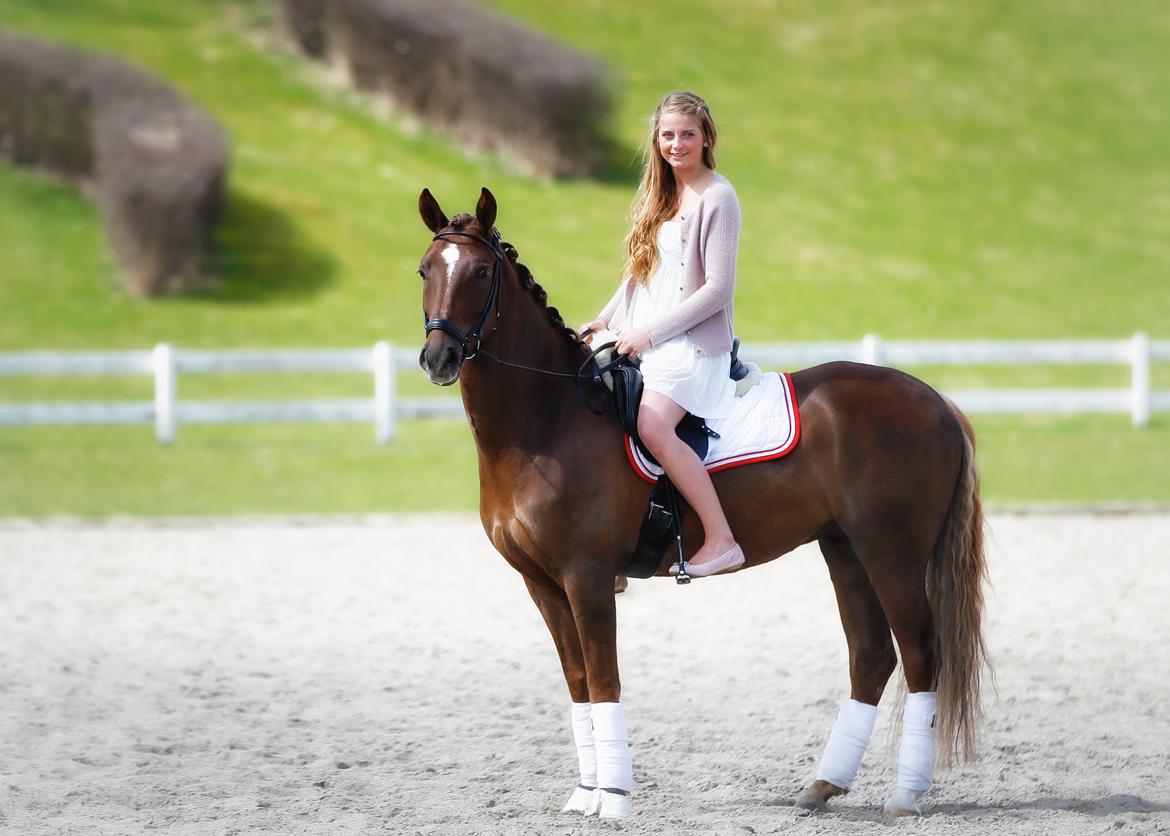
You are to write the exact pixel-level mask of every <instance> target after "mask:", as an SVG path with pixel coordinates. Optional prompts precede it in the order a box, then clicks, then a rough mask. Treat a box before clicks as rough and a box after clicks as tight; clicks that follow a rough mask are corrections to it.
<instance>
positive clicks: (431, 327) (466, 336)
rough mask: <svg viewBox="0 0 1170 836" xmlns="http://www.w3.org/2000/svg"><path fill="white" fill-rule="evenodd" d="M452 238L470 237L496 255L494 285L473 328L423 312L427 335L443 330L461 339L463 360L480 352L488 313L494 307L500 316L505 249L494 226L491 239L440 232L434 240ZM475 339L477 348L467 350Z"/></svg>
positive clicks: (473, 234)
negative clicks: (434, 317)
mask: <svg viewBox="0 0 1170 836" xmlns="http://www.w3.org/2000/svg"><path fill="white" fill-rule="evenodd" d="M452 238H470V239H472V240H473V241H478V242H479V243H481V244H483V245H484V246H485V247H487V248H488V249H490V250H491V251H492V253H493V254H494V255H495V257H496V260H495V263H494V264H493V265H492V285H491V288H489V290H488V296H487V299H486V300H485V301H484V303H483V310H481V311H480V312H479V317H478V318H477V319H476V320H475V324H474V325H473V326H471V330H470V331H468V332H466V333H464V332H463V331H462V329H460V328H459V326H458V325H456V324H455V323H453V322H452V321H451V320H449V319H427V315H426V312H425V311H424V312H423V327H424V328H425V329H426V333H427V336H430V333H431V331H442V332H443V333H445V334H450V335H451V336H452V337H454V338H455V339H456V340H458V341H459V346H460V348H462V349H463V360H462V361H460V362H461V363H462V362H463V361H466V360H470V359H471V358H472V357H474V356H475V355H476V354H477V353H478V352H479V343H480V340H481V336H482V334H483V324H484V323H485V322H486V321H487V318H488V313H490V312H491V309H492V307H493V306H494V307H495V309H496V319H499V318H500V273H501V272H502V269H503V263H504V251H503V250H502V249H501V248H500V231H499V230H498V229H495V228H494V227H493V228H492V238H491V240H490V241H489V240H488V239H487V238H484V237H482V236H479V235H476V234H475V233H473V232H455V231H452V232H440V233H439V234H438V235H436V236H435V237H434V238H432V239H431V240H432V241H438V240H440V239H442V240H444V241H446V240H450V239H452ZM472 340H475V350H474V351H472V352H471V353H470V354H469V353H468V352H467V346H468V344H470V343H471V341H472Z"/></svg>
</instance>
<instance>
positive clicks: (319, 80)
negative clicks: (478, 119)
mask: <svg viewBox="0 0 1170 836" xmlns="http://www.w3.org/2000/svg"><path fill="white" fill-rule="evenodd" d="M496 5H497V6H498V8H500V9H501V10H503V11H504V12H506V13H509V14H512V15H515V16H517V17H519V18H522V19H524V20H526V21H528V22H529V23H531V24H532V25H535V26H537V27H539V28H541V29H543V30H545V31H547V32H549V33H551V34H553V35H555V36H557V37H560V38H561V39H563V40H565V41H568V42H570V43H573V44H574V45H576V46H579V47H581V48H583V49H586V50H588V51H590V52H592V53H595V54H597V55H599V56H601V57H602V58H603V59H605V60H606V61H607V62H609V63H610V65H611V66H612V67H613V68H614V69H615V74H616V81H617V84H618V90H619V108H618V113H617V117H616V119H615V122H614V125H613V133H614V136H615V138H616V139H617V140H618V141H619V143H620V144H621V146H622V147H623V148H624V149H626V152H627V153H628V157H629V159H630V167H629V171H628V177H626V178H624V179H623V178H621V177H618V178H616V181H614V182H595V181H581V182H572V183H555V184H550V183H544V182H538V181H534V180H531V179H529V178H526V177H524V176H522V175H520V174H519V173H517V171H516V169H515V167H514V166H513V165H511V164H510V162H509V161H508V160H503V159H499V158H496V157H494V156H490V155H482V154H476V153H474V152H472V153H468V149H465V148H463V147H461V146H460V145H459V144H458V143H455V142H452V141H450V140H448V139H446V138H445V137H442V136H439V135H436V134H435V133H433V132H431V131H428V130H425V129H421V128H419V127H418V126H417V125H415V124H413V123H412V122H411V120H409V119H404V118H401V117H392V116H387V115H385V114H381V115H380V114H379V109H378V108H376V107H372V106H371V105H370V103H369V102H368V101H364V100H362V99H360V98H359V97H355V96H352V95H350V94H348V93H345V92H343V91H341V90H339V89H337V88H336V87H335V86H333V85H332V84H331V83H330V81H329V80H328V78H327V74H326V73H325V72H324V71H322V70H321V69H320V68H318V67H315V66H312V65H310V64H307V63H305V62H304V61H303V60H302V59H300V58H299V57H297V56H295V55H293V54H292V53H291V52H289V51H287V50H286V49H285V48H284V47H283V46H281V45H280V42H279V39H278V38H277V37H276V36H275V34H274V33H275V26H274V23H273V19H272V18H273V15H272V10H271V7H270V6H269V5H268V4H267V3H263V2H259V0H256V2H228V0H217V1H215V2H213V1H212V0H172V2H168V3H166V4H158V3H149V2H146V0H87V2H86V3H75V2H72V1H71V0H41V2H38V3H36V4H29V3H26V2H22V1H21V0H0V26H3V27H4V28H7V29H12V30H16V31H24V32H30V33H35V34H39V35H43V36H45V37H50V38H54V39H57V40H60V41H65V42H69V43H73V44H77V45H81V46H86V47H90V48H94V49H99V50H103V51H107V52H113V53H115V54H118V55H120V56H122V57H124V58H126V59H127V60H130V61H133V62H135V63H138V64H140V65H142V66H145V67H147V68H149V69H151V70H153V71H155V72H158V73H159V74H161V75H163V76H165V77H167V78H168V79H169V80H170V81H171V82H172V83H174V84H175V85H176V86H177V87H179V88H180V89H181V90H183V91H184V93H186V94H187V95H189V96H190V97H191V98H193V99H194V100H196V101H197V102H199V103H200V104H201V105H202V106H203V107H204V108H206V109H207V110H208V111H209V112H211V113H212V114H213V115H214V116H215V117H216V118H217V119H219V120H220V121H221V123H222V124H223V125H224V127H225V128H226V130H227V132H228V133H229V135H230V137H231V140H232V144H233V167H232V173H231V184H230V199H229V206H228V211H227V217H226V218H225V221H224V223H223V224H222V226H221V228H220V230H219V232H218V234H217V241H216V249H215V254H214V257H213V261H212V268H213V272H214V274H215V275H216V277H217V282H216V285H215V286H214V287H213V288H211V289H209V290H207V291H205V292H203V293H201V294H198V295H195V296H190V297H185V298H178V299H168V300H164V301H155V302H144V301H139V300H133V299H130V298H128V297H127V296H125V294H124V293H123V292H122V291H121V289H120V286H119V283H118V281H117V278H116V276H115V275H114V266H113V261H112V259H111V257H110V255H109V254H108V253H107V251H106V248H105V244H104V243H103V240H102V237H101V234H100V230H99V228H98V222H97V218H96V213H95V211H94V209H93V208H92V207H91V206H90V205H89V204H88V203H86V202H85V201H84V200H83V199H82V198H81V197H80V196H78V195H77V194H76V193H75V192H74V191H73V190H72V189H70V188H68V187H65V186H62V185H60V184H56V183H52V182H49V181H46V180H43V179H41V178H39V177H37V176H35V175H31V174H28V173H25V172H20V171H16V170H13V169H11V168H3V167H0V252H2V253H3V254H4V257H3V260H2V262H0V265H2V266H0V312H2V313H0V350H9V349H22V348H61V349H67V348H117V347H127V348H131V347H133V348H139V347H145V346H149V345H150V344H152V343H154V342H156V341H159V340H168V341H171V342H174V343H177V344H179V345H182V346H205V347H212V346H241V345H288V346H311V345H361V344H368V343H371V342H373V341H374V340H376V339H381V338H389V339H391V340H393V341H395V342H397V343H400V344H405V345H413V344H417V343H418V341H419V339H420V328H419V321H418V319H419V288H418V284H417V279H416V278H415V276H414V275H413V269H414V267H415V266H416V265H417V261H418V258H419V256H420V255H421V253H422V251H423V249H424V247H425V246H426V242H427V236H426V233H425V230H424V229H423V227H422V225H421V223H420V222H419V221H418V218H417V215H416V213H415V209H414V206H415V202H416V199H417V195H418V192H419V190H420V189H421V188H422V186H424V185H425V186H429V187H430V188H431V190H432V191H433V192H435V194H436V195H437V196H438V197H439V199H440V200H441V201H442V202H443V204H444V207H445V208H447V209H448V211H449V212H451V211H457V210H460V209H469V208H471V202H472V200H473V198H474V196H475V194H476V193H477V192H478V188H479V186H480V185H483V184H486V185H489V186H490V187H491V188H492V189H493V191H494V192H495V193H496V195H497V197H498V198H499V201H500V207H501V213H500V218H499V224H500V227H501V229H502V230H503V232H504V236H505V238H507V239H508V240H510V241H512V242H514V243H515V244H516V245H517V247H518V248H519V250H520V253H521V258H522V260H524V261H525V262H526V263H528V264H529V265H530V266H531V267H532V268H533V271H534V272H535V274H536V276H537V278H538V280H539V281H541V283H542V284H544V285H545V287H546V289H548V291H549V294H550V297H551V300H552V302H553V303H554V304H556V305H557V306H558V307H559V308H560V309H561V310H562V311H563V312H564V313H565V315H566V318H567V319H568V320H569V321H570V322H574V321H582V320H584V319H587V318H589V317H590V316H592V315H593V314H594V313H595V311H596V309H597V308H598V307H599V306H600V304H601V302H602V301H604V299H606V298H607V297H608V292H609V289H610V288H612V286H613V282H614V281H615V276H616V271H617V268H618V266H619V264H620V260H621V259H620V242H621V238H622V235H623V233H624V231H625V225H626V222H625V213H626V210H627V208H628V205H629V201H630V198H631V196H632V192H633V184H634V178H635V176H636V160H634V154H635V148H636V146H637V144H638V143H639V142H640V140H641V138H642V136H643V133H644V131H645V119H646V117H647V115H648V113H649V111H650V110H651V109H652V107H653V104H654V102H655V101H656V100H657V98H658V97H659V96H660V95H661V94H662V93H663V92H665V91H668V90H670V89H679V88H692V89H695V90H697V91H699V92H701V93H703V94H704V95H705V96H706V97H708V99H709V100H710V101H711V104H712V109H713V112H714V114H715V116H716V118H717V120H718V123H719V128H720V147H719V164H720V170H721V171H723V172H724V173H726V174H727V176H728V177H730V178H731V180H732V181H733V182H734V183H735V184H736V187H737V190H738V192H739V195H740V198H741V201H742V203H743V208H744V217H745V223H744V229H743V237H742V241H741V250H740V276H739V284H738V289H737V317H736V322H737V327H738V329H739V331H740V333H741V334H742V336H744V337H745V338H746V339H748V340H777V339H852V338H858V337H860V336H861V335H862V334H864V333H866V332H871V331H872V332H877V333H881V334H882V335H883V336H886V337H888V338H911V337H922V338H929V337H936V338H995V337H1001V338H1007V337H1016V338H1030V337H1073V336H1103V337H1122V336H1127V335H1129V334H1130V333H1132V332H1134V331H1136V330H1145V331H1148V332H1149V333H1151V334H1152V335H1154V336H1158V337H1170V235H1168V234H1167V233H1168V232H1170V198H1168V195H1170V169H1167V167H1166V165H1165V148H1167V147H1170V111H1168V110H1167V109H1166V108H1165V105H1164V103H1165V102H1166V101H1170V59H1167V58H1166V55H1167V47H1168V46H1170V8H1168V7H1166V5H1165V4H1164V3H1162V2H1160V0H1135V2H1131V3H1127V4H1123V5H1120V6H1114V7H1110V8H1109V9H1107V10H1106V9H1104V8H1103V7H1101V6H1100V5H1099V4H1094V3H1089V2H1084V0H1074V2H1067V0H1060V1H1059V2H1058V0H1036V2H1032V3H1028V4H1015V3H1011V2H1005V1H1000V2H992V0H980V2H971V3H966V4H960V5H955V4H950V3H944V2H941V1H932V0H908V2H904V3H900V4H878V5H877V6H875V5H874V4H870V3H864V2H860V0H835V1H834V2H825V3H817V4H809V3H779V2H749V3H737V4H731V7H730V8H727V7H725V5H726V4H720V3H716V2H714V0H711V2H685V3H681V4H678V3H676V4H671V5H670V6H669V7H665V6H663V7H658V6H653V5H649V4H625V3H618V2H601V3H598V2H587V0H567V2H563V3H560V4H544V3H537V2H533V0H501V2H498V3H497V4H496ZM923 372H924V373H925V374H926V376H927V378H928V379H929V380H930V381H931V382H933V383H936V384H939V385H960V384H961V385H982V384H986V383H1003V384H1007V385H1023V384H1027V383H1033V382H1034V383H1036V384H1058V385H1084V384H1083V383H1082V381H1088V385H1114V386H1123V385H1125V382H1126V374H1125V372H1124V370H1122V369H1104V370H1101V369H1024V370H1014V369H1013V370H996V369H975V370H967V371H961V372H957V371H952V372H941V371H939V370H923ZM1156 377H1157V379H1158V382H1159V383H1160V384H1161V385H1162V386H1170V370H1167V369H1165V368H1159V369H1157V370H1156ZM404 387H405V388H407V390H408V391H417V392H421V391H423V390H424V389H425V388H426V387H425V384H423V383H421V382H419V381H417V380H415V381H409V382H408V381H404ZM294 389H296V390H297V391H298V392H299V393H305V392H307V393H309V394H312V393H315V392H320V393H322V394H342V393H346V392H363V391H366V390H367V389H368V385H367V383H366V381H363V380H356V379H355V380H346V379H341V380H333V379H329V380H324V379H305V380H293V381H260V380H256V381H251V380H247V379H235V378H232V379H226V380H225V379H221V380H191V381H184V382H183V392H184V394H185V395H187V394H190V395H199V396H213V395H217V394H222V395H226V396H233V395H244V394H246V395H248V396H251V397H256V396H265V395H267V394H269V393H270V392H273V391H281V392H283V391H289V392H290V393H291V391H293V390H294ZM144 392H145V389H144V387H143V384H142V382H141V381H84V380H83V381H45V380H27V381H26V380H17V379H11V378H10V379H3V378H0V399H5V400H14V399H25V398H50V397H74V398H80V397H118V396H125V397H140V396H143V394H144ZM111 393H112V394H111ZM1167 423H1168V422H1167V421H1166V419H1165V418H1159V419H1158V420H1156V422H1155V425H1154V426H1153V427H1151V428H1150V429H1149V430H1148V431H1145V432H1140V433H1138V432H1133V431H1131V430H1129V429H1128V427H1127V426H1126V423H1125V421H1124V419H1118V418H1108V419H1101V418H1075V419H1048V418H1045V419H1016V418H1012V419H995V420H981V421H979V422H977V425H978V428H979V429H980V431H981V435H982V439H983V444H982V448H981V459H982V460H983V464H984V468H985V471H986V473H987V489H988V493H989V495H991V496H992V497H993V498H1000V499H1101V498H1104V499H1127V498H1159V499H1170V480H1165V479H1164V477H1163V476H1161V474H1162V473H1164V472H1165V471H1166V470H1167V469H1170V461H1168V459H1170V454H1168V453H1167V452H1166V451H1167V450H1168V449H1170V443H1168V442H1170V427H1168V426H1167ZM466 436H467V433H466V429H465V428H464V427H463V426H462V424H452V425H432V426H421V425H420V426H408V427H405V428H404V437H403V439H402V441H401V443H399V444H398V445H396V446H395V447H394V448H393V449H391V450H375V449H373V448H372V446H370V443H369V440H368V439H369V431H368V429H367V428H332V429H331V428H319V427H306V428H273V427H248V428H235V429H233V428H215V429H196V428H192V429H190V430H188V431H185V432H184V434H183V439H182V441H181V443H180V447H181V449H176V450H170V451H167V450H160V449H158V448H156V447H154V446H153V442H152V441H151V439H150V435H149V431H148V430H146V429H133V430H130V429H118V430H85V431H77V430H58V429H51V430H50V429H46V430H35V431H29V430H3V431H0V451H3V453H4V455H5V458H6V459H7V460H9V461H11V462H13V463H14V465H15V467H14V468H6V472H7V473H8V474H13V473H14V472H21V473H23V474H25V475H24V476H22V477H19V478H18V477H14V476H11V475H6V476H4V477H0V511H9V512H16V513H47V512H51V511H54V510H65V511H76V512H80V513H97V514H100V513H109V512H114V511H120V510H124V511H132V512H138V513H183V512H194V511H233V510H244V511H246V510H314V509H317V508H322V509H329V510H374V509H380V508H386V507H430V506H432V505H439V506H442V507H467V506H469V505H470V504H471V503H472V502H473V498H474V484H473V482H474V480H473V479H471V478H470V472H471V471H472V470H473V468H474V456H473V454H472V451H471V448H470V442H469V441H468V440H467V438H466ZM1091 449H1106V450H1109V451H1110V458H1109V464H1108V465H1103V466H1098V467H1100V468H1102V469H1100V470H1098V471H1089V472H1088V474H1087V475H1086V463H1085V462H1083V461H1081V460H1080V457H1081V455H1082V453H1081V451H1082V450H1091ZM64 451H68V452H64ZM430 456H437V457H438V459H437V461H438V462H440V463H445V464H446V465H448V466H447V467H446V468H444V467H437V468H436V469H438V470H442V469H447V470H452V471H454V472H457V473H462V474H465V476H464V477H463V478H461V479H455V480H452V482H451V484H447V483H443V482H442V481H441V480H440V481H436V479H435V478H433V477H429V476H426V475H425V474H422V473H420V472H419V469H420V465H419V462H421V461H428V460H430V458H429V457H430ZM337 458H340V459H343V460H345V461H347V462H350V463H351V466H350V469H347V470H344V471H341V472H337V474H336V478H334V479H332V480H331V482H330V484H331V485H333V484H336V485H338V486H341V485H342V483H344V486H343V487H341V488H340V489H337V490H322V489H321V488H322V485H321V481H320V479H321V477H320V474H321V473H322V472H324V471H327V470H329V463H330V462H331V461H333V460H334V459H337ZM66 461H69V462H74V463H76V464H75V466H72V467H69V466H68V465H67V464H66ZM225 467H230V469H231V471H232V472H238V473H241V474H243V473H246V474H247V478H241V479H236V480H232V481H233V483H234V486H233V487H232V488H231V489H229V490H227V491H224V490H223V487H222V484H221V482H222V474H223V472H224V468H225ZM29 474H31V475H29ZM66 474H68V475H66ZM164 474H165V475H164ZM164 482H165V485H164ZM63 483H65V484H68V485H69V486H70V488H69V489H68V490H64V491H63V490H61V489H60V487H59V486H60V485H62V484H63ZM456 483H457V484H456ZM401 484H422V485H425V486H426V487H424V488H421V489H415V490H401V491H400V490H398V489H397V488H393V489H391V488H387V486H388V485H401ZM166 485H170V486H171V487H170V488H166ZM102 486H107V487H105V488H103V487H102Z"/></svg>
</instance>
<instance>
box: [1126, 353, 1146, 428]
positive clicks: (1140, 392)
mask: <svg viewBox="0 0 1170 836" xmlns="http://www.w3.org/2000/svg"><path fill="white" fill-rule="evenodd" d="M1130 362H1131V363H1132V364H1133V382H1132V386H1133V391H1132V394H1131V399H1130V416H1131V417H1132V419H1133V425H1134V426H1135V427H1144V426H1147V425H1148V424H1149V423H1150V337H1149V335H1148V334H1143V333H1141V332H1138V333H1137V334H1134V335H1133V339H1132V340H1130Z"/></svg>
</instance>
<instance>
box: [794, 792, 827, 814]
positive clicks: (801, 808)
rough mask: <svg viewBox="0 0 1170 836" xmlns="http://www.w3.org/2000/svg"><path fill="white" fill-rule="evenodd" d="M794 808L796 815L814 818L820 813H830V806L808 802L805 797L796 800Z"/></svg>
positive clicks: (823, 803)
mask: <svg viewBox="0 0 1170 836" xmlns="http://www.w3.org/2000/svg"><path fill="white" fill-rule="evenodd" d="M792 806H794V807H795V808H796V815H798V816H812V815H815V814H818V813H827V812H829V805H828V804H826V803H825V802H823V801H821V802H819V803H818V802H816V801H808V800H806V799H805V798H804V797H803V796H802V797H801V798H798V799H796V803H795V804H794V805H792Z"/></svg>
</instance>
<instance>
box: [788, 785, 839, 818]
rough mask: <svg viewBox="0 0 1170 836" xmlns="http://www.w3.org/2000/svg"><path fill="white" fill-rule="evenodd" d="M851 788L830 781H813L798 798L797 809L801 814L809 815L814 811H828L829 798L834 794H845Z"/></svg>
mask: <svg viewBox="0 0 1170 836" xmlns="http://www.w3.org/2000/svg"><path fill="white" fill-rule="evenodd" d="M847 792H849V790H845V789H842V788H841V787H839V786H837V785H836V784H830V783H829V782H828V781H819V780H818V781H813V783H812V786H810V787H809V788H808V789H807V790H805V791H804V792H803V793H801V795H800V798H798V799H796V804H795V807H796V810H797V813H798V814H799V815H802V816H808V815H811V814H813V813H827V812H828V811H829V799H830V798H832V797H833V796H837V795H844V794H845V793H847Z"/></svg>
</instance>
